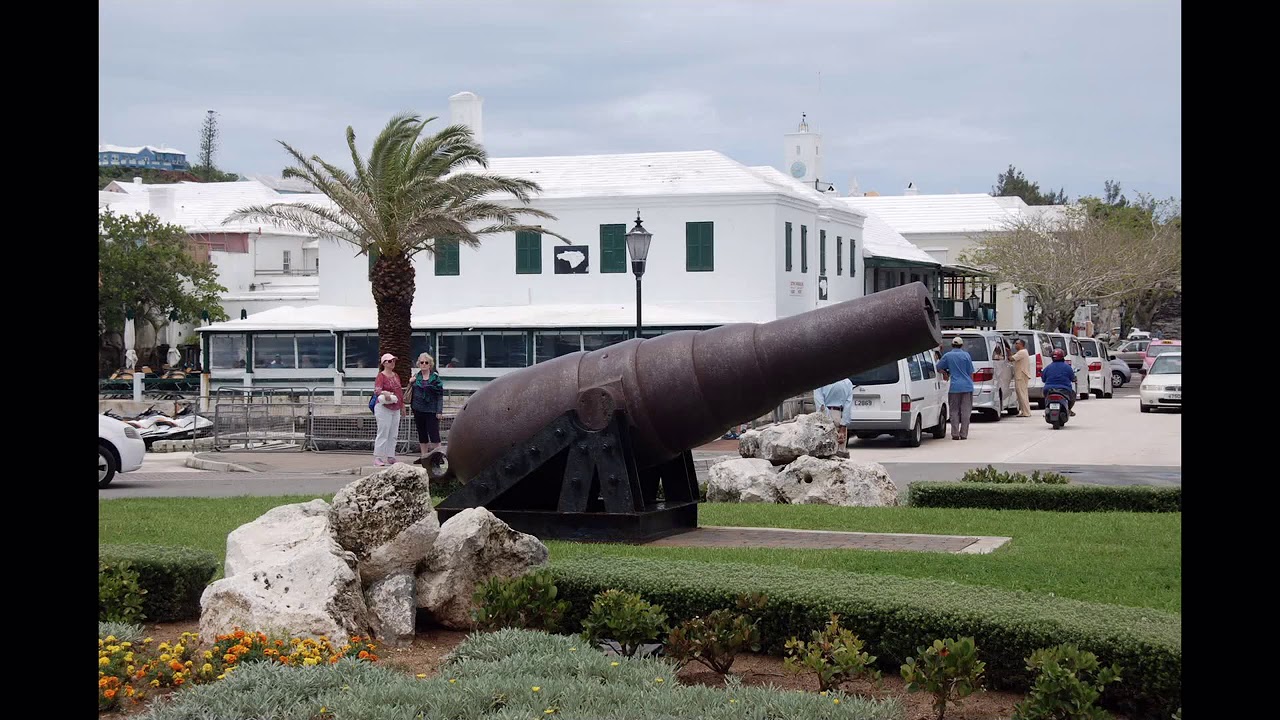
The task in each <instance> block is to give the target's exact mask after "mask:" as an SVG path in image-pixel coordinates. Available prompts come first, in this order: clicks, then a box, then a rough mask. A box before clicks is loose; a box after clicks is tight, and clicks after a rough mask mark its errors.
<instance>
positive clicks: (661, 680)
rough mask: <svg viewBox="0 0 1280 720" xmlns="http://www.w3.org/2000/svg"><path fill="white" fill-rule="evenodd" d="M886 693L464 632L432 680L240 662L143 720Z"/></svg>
mask: <svg viewBox="0 0 1280 720" xmlns="http://www.w3.org/2000/svg"><path fill="white" fill-rule="evenodd" d="M902 714H903V710H902V705H901V703H899V702H897V701H896V700H885V701H876V700H864V699H861V698H856V697H850V696H848V695H846V694H844V693H831V694H828V695H827V696H826V697H823V696H820V695H817V694H815V693H802V692H795V691H785V690H777V689H774V688H768V687H743V686H740V685H737V684H735V683H731V684H729V686H727V687H715V688H712V687H704V686H684V685H680V684H679V683H677V682H676V680H675V671H674V668H672V666H671V664H670V663H668V662H666V661H663V660H660V659H641V660H637V659H628V658H619V657H617V656H607V655H605V654H604V653H601V652H600V651H598V650H595V649H593V648H591V647H588V646H586V645H583V644H582V643H581V642H580V640H579V639H578V638H572V637H567V636H563V635H547V634H545V633H542V632H535V631H530V630H510V629H508V630H499V631H497V632H493V633H475V634H473V635H471V636H470V637H468V638H467V639H466V640H465V641H463V643H462V644H461V645H459V646H458V647H457V648H456V649H455V650H454V652H453V653H452V654H451V655H450V657H449V659H448V660H447V661H446V662H445V663H444V664H443V665H441V667H440V672H439V673H438V674H436V675H435V676H434V677H431V678H422V679H417V678H414V677H413V676H411V675H407V674H404V673H401V672H397V671H395V670H392V669H390V668H386V667H379V666H378V664H376V663H374V664H368V663H355V662H352V661H350V660H345V659H344V660H340V661H339V662H337V663H334V664H332V665H329V664H323V663H322V664H321V665H319V666H316V667H301V668H298V667H285V666H282V665H278V664H275V663H248V664H246V665H244V666H243V667H240V668H238V669H237V670H236V671H235V672H234V673H232V674H230V675H227V677H226V678H225V679H224V680H220V681H218V682H215V683H211V684H208V685H198V686H195V687H191V688H186V689H183V690H182V691H180V692H176V693H173V694H171V695H169V696H168V697H166V698H164V700H162V701H160V702H159V703H157V705H156V706H155V707H154V708H152V709H151V711H150V712H149V713H148V714H147V715H146V716H145V717H146V718H147V720H192V719H193V718H219V719H220V720H248V719H249V718H263V717H271V718H276V719H277V720H316V719H317V718H342V719H343V720H414V719H415V718H419V717H427V718H451V719H452V720H489V719H493V720H514V719H515V718H525V719H527V718H534V717H538V718H554V719H556V720H599V719H600V718H621V717H626V718H629V719H630V720H740V719H741V718H806V720H899V719H900V718H901V717H902Z"/></svg>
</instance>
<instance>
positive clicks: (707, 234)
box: [684, 222, 715, 272]
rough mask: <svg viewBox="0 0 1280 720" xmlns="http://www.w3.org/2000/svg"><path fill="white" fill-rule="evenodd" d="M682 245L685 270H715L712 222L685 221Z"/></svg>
mask: <svg viewBox="0 0 1280 720" xmlns="http://www.w3.org/2000/svg"><path fill="white" fill-rule="evenodd" d="M684 247H685V253H684V258H685V260H684V269H685V270H686V271H687V272H712V271H713V270H715V239H714V231H713V229H712V223H709V222H687V223H685V224H684Z"/></svg>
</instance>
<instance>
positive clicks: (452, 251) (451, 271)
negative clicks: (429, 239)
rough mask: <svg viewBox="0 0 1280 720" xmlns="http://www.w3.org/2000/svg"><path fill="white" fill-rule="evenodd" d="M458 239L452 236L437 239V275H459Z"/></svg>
mask: <svg viewBox="0 0 1280 720" xmlns="http://www.w3.org/2000/svg"><path fill="white" fill-rule="evenodd" d="M458 251H459V248H458V241H457V240H454V239H452V238H440V239H438V240H436V250H435V260H436V275H458V274H459V263H458V255H459V252H458Z"/></svg>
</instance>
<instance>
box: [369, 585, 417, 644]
mask: <svg viewBox="0 0 1280 720" xmlns="http://www.w3.org/2000/svg"><path fill="white" fill-rule="evenodd" d="M364 599H365V604H366V605H367V606H368V607H369V624H370V626H371V627H372V629H373V636H374V637H376V638H377V639H378V641H379V642H381V643H382V644H384V645H389V646H391V647H408V646H410V645H412V644H413V636H414V632H415V628H414V621H415V620H416V618H417V615H418V604H417V603H416V602H415V598H414V577H413V573H411V572H399V573H395V574H393V575H390V576H388V577H385V578H382V579H381V580H378V581H377V582H375V583H373V584H372V585H370V586H369V589H368V590H365V592H364Z"/></svg>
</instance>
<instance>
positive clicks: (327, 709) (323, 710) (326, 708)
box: [320, 705, 329, 713]
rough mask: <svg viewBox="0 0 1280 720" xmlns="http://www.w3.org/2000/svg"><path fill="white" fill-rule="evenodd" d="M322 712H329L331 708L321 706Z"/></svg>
mask: <svg viewBox="0 0 1280 720" xmlns="http://www.w3.org/2000/svg"><path fill="white" fill-rule="evenodd" d="M320 712H322V713H326V712H329V708H328V707H327V706H325V705H321V706H320Z"/></svg>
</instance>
